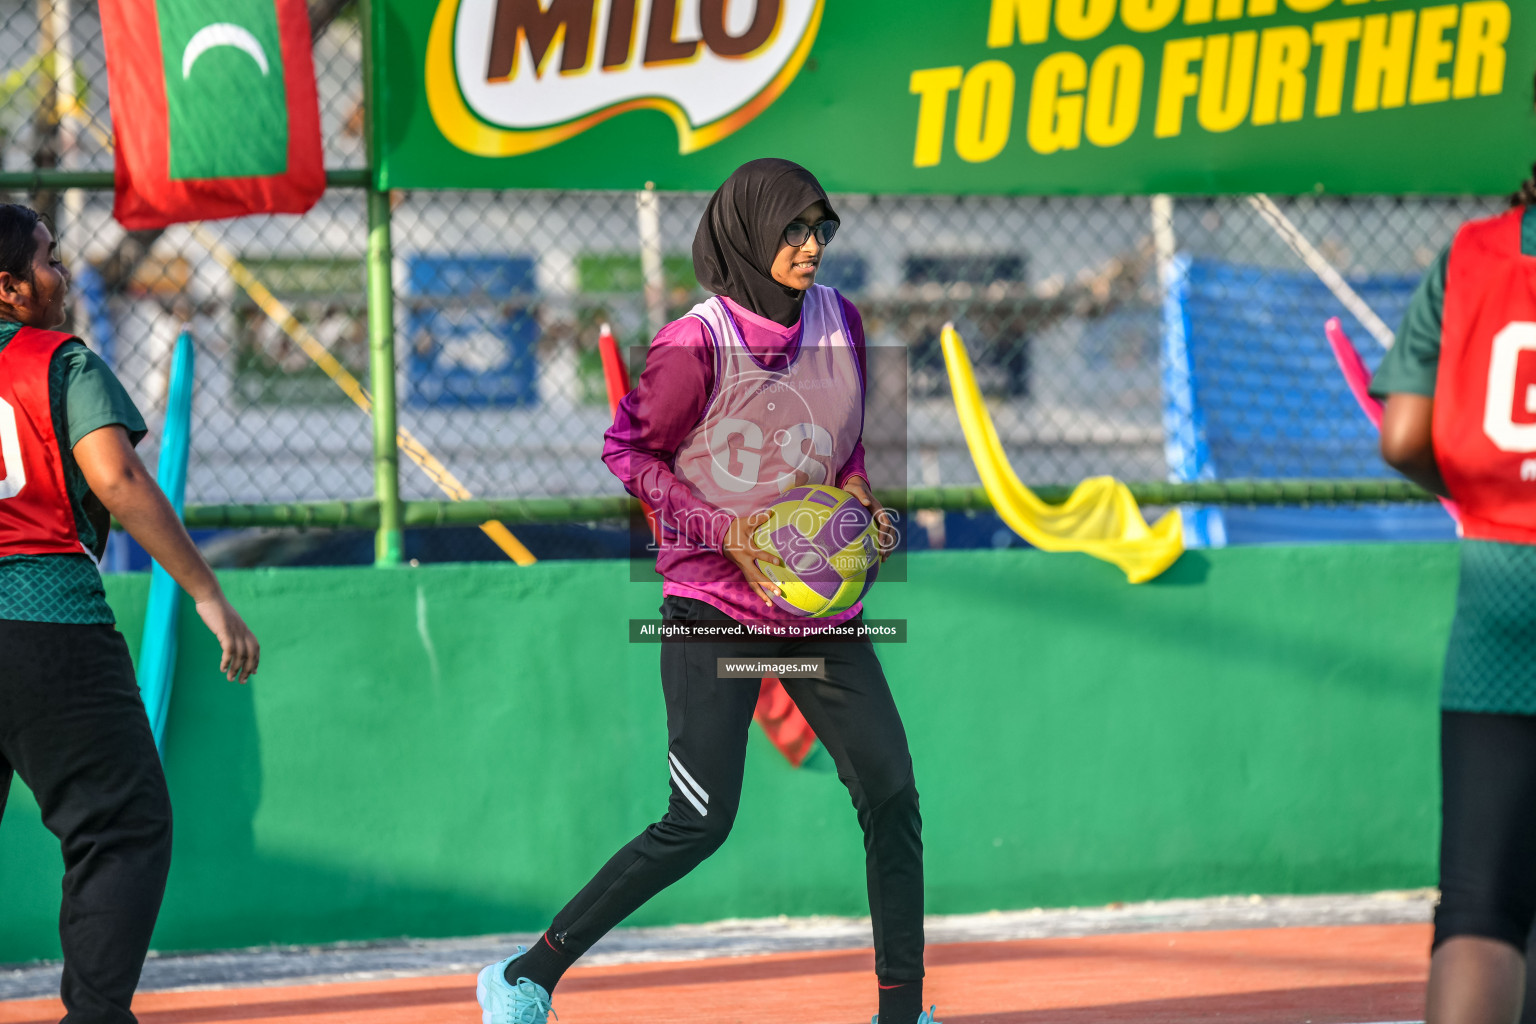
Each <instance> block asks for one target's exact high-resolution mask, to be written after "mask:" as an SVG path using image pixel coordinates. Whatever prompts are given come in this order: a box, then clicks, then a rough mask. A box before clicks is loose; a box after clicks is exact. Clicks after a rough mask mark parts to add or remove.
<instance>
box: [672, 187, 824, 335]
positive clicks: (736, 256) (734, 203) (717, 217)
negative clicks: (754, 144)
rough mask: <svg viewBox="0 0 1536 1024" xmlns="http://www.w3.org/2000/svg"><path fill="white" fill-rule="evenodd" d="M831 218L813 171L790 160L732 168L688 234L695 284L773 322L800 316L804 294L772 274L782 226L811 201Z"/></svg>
mask: <svg viewBox="0 0 1536 1024" xmlns="http://www.w3.org/2000/svg"><path fill="white" fill-rule="evenodd" d="M817 202H819V203H821V204H822V205H824V206H825V207H826V210H827V219H828V220H837V219H838V217H837V214H835V213H833V212H832V204H831V202H830V201H828V199H827V193H826V191H825V190H824V189H823V188H822V187H821V183H820V182H818V181H817V180H816V178H815V176H814V175H812V174H811V172H810V171H808V170H806V169H805V168H804V167H801V166H800V165H799V164H797V163H794V162H793V161H790V160H777V159H772V158H769V159H764V160H752V161H749V162H748V163H744V164H742V165H741V166H740V167H738V168H736V170H735V171H734V172H732V174H731V176H730V177H729V178H726V179H725V184H723V185H721V186H720V187H719V188H718V189H716V190H715V194H714V195H713V196H711V197H710V200H709V206H708V207H706V208H705V210H704V217H703V219H701V220H700V221H699V230H698V233H696V234H695V235H694V236H693V271H694V274H695V275H696V276H697V277H698V279H699V284H701V285H703V286H704V287H705V288H707V289H708V290H710V291H712V292H714V293H715V294H716V295H724V296H727V297H728V298H730V299H732V300H734V301H736V302H738V303H740V304H741V305H743V306H745V307H746V308H747V309H750V310H751V311H752V312H754V313H756V314H758V315H759V316H765V317H767V318H768V319H769V320H772V321H774V322H775V323H780V324H783V325H784V326H785V327H788V326H790V325H791V324H793V323H794V322H795V321H797V320H799V319H800V303H801V302H802V301H803V300H804V299H805V293H804V292H802V291H797V290H795V289H794V288H790V287H789V286H787V285H782V284H780V283H779V282H777V281H775V280H774V279H773V275H772V273H771V268H772V267H773V260H774V257H775V256H777V255H778V253H779V248H780V246H781V245H782V244H783V240H784V229H785V228H786V227H788V226H789V222H790V221H792V220H794V219H795V218H796V217H797V216H799V214H800V212H801V211H802V210H804V209H805V208H806V207H807V206H810V205H811V204H812V203H817Z"/></svg>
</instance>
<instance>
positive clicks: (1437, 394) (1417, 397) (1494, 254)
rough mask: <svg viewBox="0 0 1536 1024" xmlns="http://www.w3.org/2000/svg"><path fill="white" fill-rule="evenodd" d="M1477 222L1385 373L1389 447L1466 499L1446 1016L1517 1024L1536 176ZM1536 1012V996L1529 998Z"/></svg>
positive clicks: (1522, 961) (1429, 482)
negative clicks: (1510, 202)
mask: <svg viewBox="0 0 1536 1024" xmlns="http://www.w3.org/2000/svg"><path fill="white" fill-rule="evenodd" d="M1514 202H1515V208H1514V209H1512V210H1510V211H1508V212H1507V213H1504V214H1501V215H1499V216H1496V217H1490V218H1488V219H1486V220H1476V221H1471V222H1469V223H1467V224H1464V225H1462V227H1461V229H1460V230H1459V231H1458V232H1457V233H1456V237H1455V240H1454V241H1453V242H1452V243H1451V245H1450V247H1449V249H1448V250H1446V251H1445V252H1444V253H1442V254H1441V256H1440V258H1439V259H1438V260H1437V261H1436V263H1435V265H1434V266H1432V267H1431V268H1430V272H1429V274H1428V275H1426V277H1425V279H1424V281H1423V283H1422V284H1420V286H1419V290H1418V291H1417V292H1416V293H1415V295H1414V298H1413V301H1412V303H1411V304H1410V306H1409V311H1408V314H1407V317H1406V318H1405V320H1404V323H1403V327H1402V329H1401V331H1399V332H1398V335H1397V340H1396V342H1395V343H1394V345H1393V347H1392V348H1391V350H1390V351H1389V352H1388V353H1387V356H1386V358H1385V359H1383V361H1382V364H1381V367H1380V368H1379V369H1378V370H1377V372H1376V376H1375V378H1374V379H1373V381H1372V383H1371V390H1372V392H1373V393H1374V394H1376V395H1378V396H1381V397H1385V398H1386V411H1385V415H1384V419H1383V422H1382V432H1381V451H1382V456H1383V457H1384V458H1385V459H1386V460H1387V462H1388V463H1390V464H1391V465H1392V466H1393V467H1395V468H1396V469H1398V470H1399V471H1400V472H1402V473H1403V474H1404V475H1405V476H1407V477H1408V478H1409V479H1411V480H1413V481H1415V482H1416V483H1418V484H1420V485H1422V486H1423V487H1425V488H1428V489H1429V490H1431V491H1434V492H1435V493H1436V494H1440V495H1445V496H1448V497H1451V498H1454V499H1455V500H1456V502H1457V504H1458V505H1459V506H1460V507H1461V513H1462V532H1463V535H1464V542H1463V544H1462V552H1461V556H1462V558H1461V580H1460V585H1459V588H1458V591H1457V597H1456V617H1455V620H1454V623H1453V625H1452V627H1451V639H1450V645H1449V649H1448V650H1447V652H1446V659H1445V679H1444V685H1443V688H1442V691H1441V718H1440V722H1441V778H1442V792H1443V798H1442V809H1441V815H1442V827H1441V844H1440V903H1439V905H1438V906H1437V907H1436V908H1435V937H1434V946H1433V954H1432V956H1431V958H1430V974H1429V993H1428V1006H1427V1022H1428V1024H1484V1022H1486V1024H1512V1022H1514V1021H1516V1020H1517V1019H1521V1017H1520V1015H1521V1003H1522V998H1523V996H1524V995H1525V993H1526V991H1527V985H1528V983H1529V980H1530V979H1528V978H1527V973H1528V971H1527V965H1526V955H1527V952H1528V950H1529V948H1530V935H1531V926H1532V922H1533V920H1536V215H1533V213H1532V205H1533V204H1536V178H1533V179H1532V180H1531V181H1528V182H1527V183H1526V184H1525V185H1524V186H1522V188H1521V191H1520V193H1519V194H1518V195H1516V196H1515V197H1514ZM1525 1002H1526V1003H1527V1005H1526V1008H1525V1017H1524V1018H1523V1019H1524V1020H1526V1021H1527V1022H1530V1021H1536V1006H1533V1005H1530V1004H1531V1003H1532V1002H1533V1001H1532V1000H1530V999H1528V998H1527V999H1525Z"/></svg>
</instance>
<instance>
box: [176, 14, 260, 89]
mask: <svg viewBox="0 0 1536 1024" xmlns="http://www.w3.org/2000/svg"><path fill="white" fill-rule="evenodd" d="M216 46H233V47H234V48H235V49H237V50H244V51H245V52H246V53H248V54H250V55H251V59H252V60H254V61H255V62H256V66H257V67H259V68H261V73H262V74H263V75H265V74H267V72H268V71H269V70H270V69H269V67H268V65H267V53H266V51H265V50H263V49H262V48H261V43H260V42H258V41H257V39H256V37H255V36H253V35H251V34H250V33H249V32H248V31H246V30H245V29H243V28H241V27H240V26H239V25H232V24H230V23H229V22H227V21H219V22H214V23H213V24H212V25H204V26H203V27H202V28H200V29H198V30H197V32H196V34H194V35H193V36H192V38H191V39H190V40H188V42H187V48H186V49H185V50H183V51H182V54H181V77H182V78H184V79H185V78H188V77H190V76H191V74H192V65H193V64H195V63H197V58H199V57H201V56H202V55H203V54H204V53H207V52H208V51H209V50H211V49H213V48H214V47H216Z"/></svg>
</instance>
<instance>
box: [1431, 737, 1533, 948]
mask: <svg viewBox="0 0 1536 1024" xmlns="http://www.w3.org/2000/svg"><path fill="white" fill-rule="evenodd" d="M1440 773H1441V778H1442V780H1443V783H1442V793H1443V795H1442V812H1441V813H1442V827H1441V833H1440V905H1439V906H1438V907H1436V908H1435V945H1436V946H1439V945H1440V943H1442V942H1444V941H1445V940H1446V939H1450V938H1454V937H1456V936H1460V935H1476V936H1481V937H1483V938H1489V939H1497V940H1499V941H1500V942H1507V943H1508V944H1509V945H1511V946H1514V947H1515V948H1516V949H1518V950H1521V951H1522V952H1523V951H1525V949H1526V946H1527V941H1528V938H1529V936H1530V934H1531V924H1532V921H1533V920H1536V716H1532V715H1494V714H1476V713H1471V712H1461V711H1443V712H1441V714H1440Z"/></svg>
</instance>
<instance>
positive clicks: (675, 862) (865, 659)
mask: <svg viewBox="0 0 1536 1024" xmlns="http://www.w3.org/2000/svg"><path fill="white" fill-rule="evenodd" d="M662 614H663V616H664V617H665V618H667V619H669V620H672V621H678V620H684V621H689V620H691V621H698V620H701V619H711V620H713V619H725V618H727V616H725V615H724V614H723V613H722V612H720V611H718V610H716V609H715V608H714V607H712V606H710V605H708V604H705V603H704V602H702V601H694V600H690V599H687V598H678V597H669V598H667V599H666V602H665V603H664V604H663V605H662ZM722 657H762V658H781V657H819V658H825V659H826V669H827V671H826V675H827V678H826V679H825V680H820V679H785V680H784V688H785V689H786V690H787V691H788V692H789V695H790V696H791V697H792V698H793V699H794V701H795V704H796V705H798V706H799V708H800V711H801V713H802V714H804V715H805V718H806V721H807V722H809V723H810V725H811V728H813V729H814V730H816V736H817V738H818V739H820V740H821V742H822V744H823V745H824V746H825V747H826V748H827V752H828V753H830V754H831V755H832V759H833V761H834V762H835V763H836V764H837V774H838V778H840V779H841V780H842V782H843V785H845V786H847V787H848V792H849V793H850V794H851V795H852V797H853V806H854V808H855V809H856V811H857V812H858V818H859V825H860V826H861V827H862V828H863V830H864V855H865V871H866V874H867V879H868V885H869V910H870V916H871V918H872V919H873V923H874V939H875V972H876V974H878V975H879V976H880V979H881V981H882V982H885V983H891V982H908V981H916V980H918V979H920V978H922V976H923V844H922V837H921V831H922V822H921V819H920V818H919V816H918V807H917V786H916V784H915V783H914V781H913V778H912V758H911V756H910V754H909V753H908V751H907V735H906V732H905V730H904V729H903V728H902V725H901V716H900V715H899V714H898V713H897V711H896V704H895V702H894V701H893V700H892V699H891V691H890V688H889V687H888V686H887V685H886V681H885V674H884V673H883V672H882V671H881V669H880V662H879V659H877V658H876V657H875V652H874V648H873V647H872V646H871V645H870V644H869V642H868V641H847V642H828V641H822V642H817V641H814V640H802V641H795V642H768V643H749V644H745V645H744V644H741V643H739V642H736V643H730V642H725V643H714V642H697V641H695V642H681V641H664V642H663V643H662V647H661V682H662V691H663V693H664V695H665V698H666V702H667V731H668V748H667V762H668V763H667V770H668V772H669V774H670V775H671V779H672V797H671V800H670V801H669V802H668V805H667V813H666V816H665V817H663V818H662V819H661V820H660V821H658V822H657V823H656V824H654V825H651V826H650V827H649V828H647V829H646V830H645V831H644V832H642V833H640V835H638V836H636V837H635V838H634V839H633V840H632V841H631V842H630V843H629V844H628V845H627V846H625V847H624V848H623V849H622V850H620V851H619V852H618V853H616V854H614V856H613V857H612V858H611V859H610V860H609V861H608V863H607V864H605V865H604V866H603V868H602V870H600V871H599V872H598V873H597V875H596V877H594V878H593V879H592V881H590V882H588V883H587V885H586V887H585V888H583V889H582V890H581V892H579V893H577V895H576V897H575V899H573V900H571V902H570V903H568V904H567V905H566V907H565V909H563V910H561V911H560V913H559V914H557V915H556V916H555V920H554V923H553V924H552V925H551V926H550V929H549V930H550V933H551V934H552V935H553V936H554V937H555V939H556V940H557V941H559V942H560V943H561V944H562V945H563V946H564V947H565V949H566V951H567V952H569V953H570V954H571V955H573V956H579V955H581V954H582V953H584V952H586V951H587V949H589V948H590V947H591V946H592V944H593V943H595V942H596V941H597V940H598V939H600V938H602V937H603V935H604V934H606V933H607V932H608V930H609V929H611V928H613V927H614V926H615V925H617V924H618V923H619V922H620V921H622V920H624V919H625V918H626V917H628V916H629V915H630V914H631V913H633V912H634V911H635V910H637V909H639V908H640V906H641V905H643V904H644V903H645V902H646V901H647V900H649V899H650V898H651V897H652V896H654V895H656V894H657V893H659V892H660V891H661V890H663V889H665V888H666V887H667V886H669V885H671V884H672V883H673V882H675V881H677V880H678V879H680V878H682V877H683V876H684V875H686V874H688V872H690V871H692V870H693V869H694V868H695V867H697V866H698V865H699V864H700V863H701V862H702V861H703V860H704V859H705V858H706V857H708V856H709V855H710V854H712V853H714V852H715V851H716V850H717V849H719V848H720V844H721V843H723V842H725V837H726V836H727V835H728V834H729V833H730V831H731V824H732V822H733V821H734V819H735V817H736V807H737V801H738V800H739V798H740V796H741V779H742V769H743V765H744V762H745V760H746V751H747V730H748V728H749V727H750V726H751V724H752V711H753V709H754V708H755V707H756V705H757V696H758V680H756V679H717V678H716V659H717V658H722Z"/></svg>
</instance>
